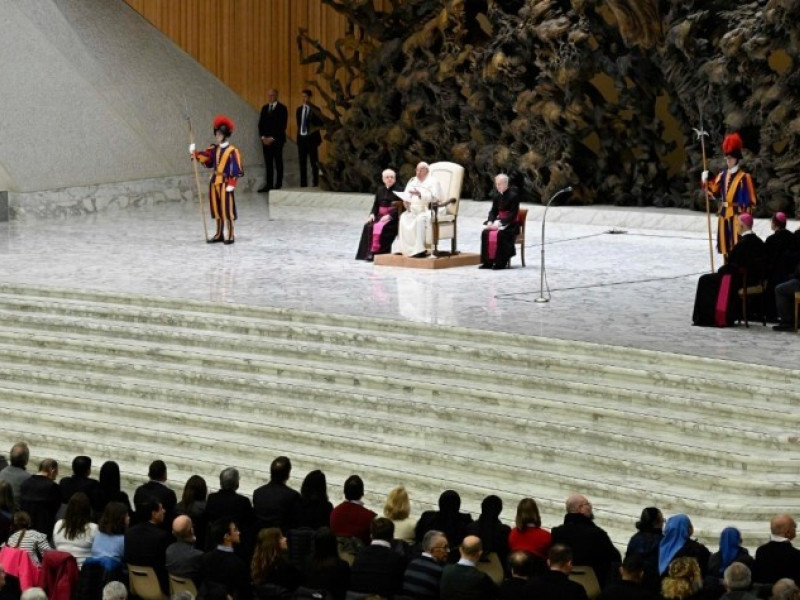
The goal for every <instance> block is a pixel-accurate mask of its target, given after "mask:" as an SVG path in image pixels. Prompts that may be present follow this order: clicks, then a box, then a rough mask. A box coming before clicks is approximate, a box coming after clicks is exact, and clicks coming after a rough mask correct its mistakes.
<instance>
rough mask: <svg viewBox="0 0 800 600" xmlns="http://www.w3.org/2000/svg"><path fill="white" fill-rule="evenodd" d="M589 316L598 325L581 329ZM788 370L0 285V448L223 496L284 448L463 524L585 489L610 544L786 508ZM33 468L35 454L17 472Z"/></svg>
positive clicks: (371, 499)
mask: <svg viewBox="0 0 800 600" xmlns="http://www.w3.org/2000/svg"><path fill="white" fill-rule="evenodd" d="M598 327H602V324H598ZM798 384H800V377H799V376H798V371H794V370H791V371H790V370H785V369H777V368H768V367H758V366H751V365H745V364H740V363H733V362H726V361H721V360H709V359H703V358H698V357H689V356H679V355H672V354H665V353H658V352H649V351H642V350H634V349H628V348H620V347H614V346H600V345H592V344H587V343H578V342H569V341H561V340H554V339H545V338H538V337H532V336H523V335H511V334H503V333H494V332H485V331H475V330H467V329H460V328H452V327H432V326H424V325H420V324H415V323H407V322H401V321H387V320H376V319H371V318H368V317H366V316H365V317H352V316H343V315H334V314H319V313H309V312H301V311H296V310H288V309H277V308H266V307H256V306H243V305H234V304H225V303H211V302H200V301H190V300H182V299H166V298H153V297H143V296H135V295H123V294H114V293H105V292H94V291H76V290H57V289H45V288H32V287H23V286H16V285H2V284H0V432H2V433H1V434H0V447H3V446H4V447H6V448H10V446H11V444H12V443H13V442H15V441H18V440H26V441H27V442H28V443H29V444H30V445H31V451H32V454H33V455H34V458H33V460H32V462H34V461H38V459H41V458H44V457H53V458H57V459H58V460H59V461H61V464H62V468H61V472H62V475H65V474H68V472H69V463H70V461H71V459H72V457H73V456H75V455H76V454H89V455H90V456H92V457H93V459H94V461H95V464H96V465H97V466H98V467H99V465H100V464H101V463H102V462H103V461H105V460H111V459H113V460H116V461H117V462H119V463H120V466H121V468H122V471H123V477H124V483H123V485H124V486H125V488H126V489H127V490H128V491H129V492H130V491H132V490H133V488H134V487H135V486H137V485H139V484H140V483H142V482H143V481H144V480H145V475H146V472H147V465H148V464H149V463H150V462H151V461H152V460H154V459H155V458H163V459H164V460H165V461H166V463H167V465H168V468H169V478H170V483H171V485H172V486H173V487H174V488H175V489H176V491H177V492H178V494H179V496H180V490H181V489H182V487H183V483H184V482H185V481H186V479H187V478H188V476H189V475H190V474H194V473H198V474H200V475H202V476H203V477H205V478H206V480H207V481H208V483H209V488H210V489H212V490H213V489H216V488H217V481H218V480H217V477H218V474H219V471H220V470H221V469H222V468H224V467H227V466H236V467H238V468H239V469H240V471H241V473H242V479H243V481H242V491H244V492H246V493H250V492H251V491H252V490H253V489H254V488H256V487H257V486H259V485H261V484H262V483H264V482H265V481H266V480H267V479H268V474H269V464H270V462H271V460H272V459H273V458H274V457H275V456H278V455H281V454H285V455H288V456H289V457H291V459H292V461H293V464H294V471H293V474H292V480H291V481H290V484H292V485H293V486H294V487H299V485H300V481H301V480H302V477H303V476H304V475H305V473H306V472H308V471H310V470H312V469H317V468H319V469H322V470H323V471H325V473H326V474H327V476H328V482H329V486H330V489H329V492H330V495H331V499H332V501H333V502H334V503H338V502H339V501H340V500H341V485H342V483H343V481H344V479H345V478H346V477H347V476H348V475H350V474H352V473H358V474H360V475H361V476H362V477H363V479H364V481H365V484H366V487H367V489H368V491H367V497H366V499H365V500H366V503H367V505H368V506H370V507H371V508H373V509H375V510H376V511H378V512H380V511H381V510H382V506H383V501H384V498H385V495H386V493H387V492H388V491H389V490H390V489H391V488H392V487H394V486H396V485H399V484H404V485H405V486H406V488H407V489H408V490H409V492H410V495H411V498H412V505H413V511H414V513H415V514H419V513H420V512H421V511H423V510H426V509H429V508H431V507H433V506H434V505H435V504H436V500H437V498H438V496H439V494H440V493H441V492H442V491H443V490H445V489H448V488H452V489H455V490H457V491H458V492H459V493H460V494H461V495H462V498H463V503H464V504H463V505H464V508H465V509H466V510H469V511H470V512H472V513H473V515H475V516H477V513H478V510H479V506H480V501H481V499H482V498H483V497H484V496H485V495H487V494H490V493H494V494H497V495H499V496H500V497H501V498H503V500H504V503H505V510H504V513H503V515H502V516H503V518H504V519H505V520H506V521H508V522H511V521H513V518H514V513H515V509H516V504H517V502H518V501H519V500H520V499H521V498H523V497H525V496H531V497H533V498H535V499H536V500H537V502H538V503H539V505H540V508H541V510H542V512H543V521H544V524H545V526H554V525H556V524H558V523H559V522H560V521H561V519H562V516H563V507H564V499H565V498H566V497H567V496H568V495H569V494H570V493H574V492H580V493H583V494H585V495H586V496H588V497H589V499H590V500H591V501H592V502H593V504H594V506H595V513H596V518H597V522H598V524H600V525H601V526H603V527H604V528H606V529H607V530H608V531H609V533H610V534H611V535H612V539H613V540H614V541H615V542H616V543H617V545H618V546H620V547H624V545H625V544H626V542H627V539H628V538H629V537H630V535H631V534H632V533H633V532H634V522H635V521H636V518H637V517H638V515H639V513H640V512H641V510H642V508H643V507H645V506H650V505H654V506H658V507H660V508H661V509H662V511H663V512H664V513H665V514H671V513H675V512H686V513H687V514H689V516H690V517H691V518H692V520H693V522H694V525H695V531H696V533H697V534H698V536H699V537H700V538H701V539H702V540H704V541H706V542H707V543H709V544H710V545H711V546H713V548H714V549H716V539H717V537H718V535H719V532H720V531H721V530H722V528H724V527H726V526H728V525H735V526H738V527H739V528H740V529H742V531H743V534H744V536H745V543H746V545H749V546H751V547H754V546H756V545H758V544H759V543H761V542H763V541H764V540H765V538H766V536H767V535H768V521H769V519H770V517H771V516H772V515H773V514H775V513H776V512H782V511H789V512H791V511H797V509H798V507H800V488H798V486H797V483H796V481H795V478H796V477H797V473H798V466H800V448H799V447H798V434H797V432H798V430H800V414H799V413H800V411H798V410H797V406H798V405H800V385H798ZM31 468H34V465H31Z"/></svg>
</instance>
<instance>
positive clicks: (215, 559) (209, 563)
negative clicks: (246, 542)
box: [199, 518, 252, 600]
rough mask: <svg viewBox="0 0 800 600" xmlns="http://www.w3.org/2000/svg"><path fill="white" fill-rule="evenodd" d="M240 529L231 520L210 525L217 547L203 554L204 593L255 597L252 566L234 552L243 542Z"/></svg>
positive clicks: (211, 538)
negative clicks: (251, 584)
mask: <svg viewBox="0 0 800 600" xmlns="http://www.w3.org/2000/svg"><path fill="white" fill-rule="evenodd" d="M239 538H240V536H239V528H238V527H237V526H236V523H234V522H233V521H231V520H230V519H226V518H222V519H217V520H216V521H214V522H213V523H212V524H211V527H210V528H209V541H210V542H211V543H212V544H213V548H214V549H213V550H211V551H210V552H206V553H205V555H204V556H203V586H202V589H201V591H200V594H199V595H200V596H203V597H205V598H225V597H226V596H227V597H228V598H232V599H233V600H248V599H249V598H250V597H251V596H252V592H251V588H250V569H249V568H248V566H247V563H246V562H245V561H243V560H242V559H241V558H239V557H238V556H236V554H235V553H234V546H237V545H238V544H239Z"/></svg>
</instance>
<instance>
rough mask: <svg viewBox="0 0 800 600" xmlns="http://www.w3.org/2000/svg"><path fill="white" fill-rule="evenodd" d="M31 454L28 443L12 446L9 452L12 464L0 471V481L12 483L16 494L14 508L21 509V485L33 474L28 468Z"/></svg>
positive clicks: (13, 491) (12, 489) (12, 488)
mask: <svg viewBox="0 0 800 600" xmlns="http://www.w3.org/2000/svg"><path fill="white" fill-rule="evenodd" d="M30 456H31V455H30V450H28V444H26V443H25V442H18V443H16V444H14V445H13V446H12V447H11V452H9V454H8V459H9V463H10V464H9V465H8V466H7V467H5V468H4V469H3V470H2V471H0V481H7V482H8V483H10V484H11V491H12V493H13V494H14V510H19V507H20V506H19V499H20V497H21V494H20V487H21V486H22V483H23V482H24V481H25V480H27V479H28V478H29V477H30V476H31V474H30V473H28V471H27V470H26V467H27V466H28V460H30Z"/></svg>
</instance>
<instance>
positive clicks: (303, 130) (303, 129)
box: [300, 106, 308, 135]
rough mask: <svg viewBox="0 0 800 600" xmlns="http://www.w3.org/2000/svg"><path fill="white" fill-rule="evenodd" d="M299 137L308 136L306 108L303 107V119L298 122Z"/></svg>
mask: <svg viewBox="0 0 800 600" xmlns="http://www.w3.org/2000/svg"><path fill="white" fill-rule="evenodd" d="M300 135H308V106H303V118H302V119H301V121H300Z"/></svg>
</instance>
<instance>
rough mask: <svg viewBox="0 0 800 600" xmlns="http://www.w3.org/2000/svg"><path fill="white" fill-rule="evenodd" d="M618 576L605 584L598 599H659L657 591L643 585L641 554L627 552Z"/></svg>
mask: <svg viewBox="0 0 800 600" xmlns="http://www.w3.org/2000/svg"><path fill="white" fill-rule="evenodd" d="M656 549H658V547H656ZM619 576H620V580H619V581H617V582H615V583H611V584H610V585H608V586H606V589H605V590H603V591H602V592H601V593H600V596H599V597H598V600H659V598H660V596H659V595H658V593H656V592H654V591H653V590H650V589H648V588H647V587H645V585H644V576H645V575H644V560H643V557H642V555H641V554H639V553H637V552H631V553H628V554H627V555H626V556H625V560H623V561H622V565H621V566H620V568H619ZM659 583H660V582H659Z"/></svg>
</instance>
